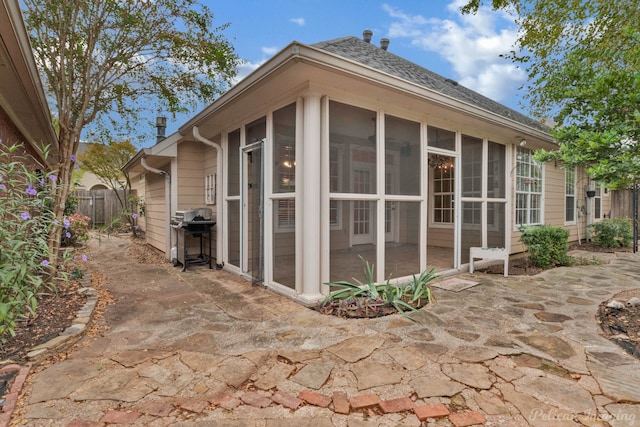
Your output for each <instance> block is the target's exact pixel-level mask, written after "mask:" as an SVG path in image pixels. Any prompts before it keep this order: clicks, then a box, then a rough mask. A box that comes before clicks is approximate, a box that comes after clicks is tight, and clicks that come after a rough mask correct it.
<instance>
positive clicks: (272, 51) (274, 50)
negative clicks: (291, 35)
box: [261, 46, 280, 56]
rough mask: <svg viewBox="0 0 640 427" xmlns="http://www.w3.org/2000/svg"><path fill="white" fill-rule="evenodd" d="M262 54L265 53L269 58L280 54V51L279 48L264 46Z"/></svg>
mask: <svg viewBox="0 0 640 427" xmlns="http://www.w3.org/2000/svg"><path fill="white" fill-rule="evenodd" d="M261 50H262V53H264V54H265V55H267V56H273V55H275V54H276V53H278V51H279V50H280V48H279V47H274V46H263V47H262V48H261Z"/></svg>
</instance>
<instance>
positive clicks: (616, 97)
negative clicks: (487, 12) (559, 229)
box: [462, 0, 640, 189]
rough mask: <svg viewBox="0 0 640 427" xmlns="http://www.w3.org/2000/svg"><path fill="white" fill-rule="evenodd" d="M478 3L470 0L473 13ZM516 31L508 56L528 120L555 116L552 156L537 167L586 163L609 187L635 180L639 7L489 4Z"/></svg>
mask: <svg viewBox="0 0 640 427" xmlns="http://www.w3.org/2000/svg"><path fill="white" fill-rule="evenodd" d="M483 3H484V2H483V1H482V0H472V1H469V3H468V4H467V5H465V6H464V7H463V8H462V11H463V13H474V12H476V11H477V10H478V8H479V7H480V6H481V5H482V4H483ZM491 5H492V7H493V8H494V9H505V10H508V11H511V12H512V13H514V15H515V16H516V23H517V24H518V25H519V26H520V27H521V33H520V36H519V38H518V40H517V42H516V45H515V46H514V50H513V51H512V52H511V53H510V54H509V55H507V57H508V58H510V59H512V60H513V61H514V62H516V63H519V64H521V65H523V66H524V67H526V69H527V72H528V75H529V81H530V84H529V90H528V92H527V94H526V96H525V99H526V100H528V101H529V102H530V110H531V112H532V114H533V115H534V116H537V117H550V116H553V119H554V121H555V122H556V125H555V126H554V129H553V130H552V134H553V136H554V137H555V138H556V140H557V141H558V143H559V148H558V150H555V151H551V152H547V151H539V152H537V153H536V159H537V160H539V161H550V160H559V161H562V162H564V163H566V164H567V165H572V166H575V165H584V166H586V167H587V172H588V174H589V175H590V176H591V177H592V178H593V179H594V180H596V181H600V182H602V183H603V184H605V185H607V186H608V187H610V188H613V189H616V188H625V187H628V186H630V185H634V184H636V183H637V182H639V179H640V144H638V141H640V112H639V111H640V110H639V107H638V106H639V105H640V72H639V70H638V67H639V65H640V30H639V27H638V22H640V8H638V3H637V0H609V1H599V0H571V1H566V0H534V1H525V0H492V1H491Z"/></svg>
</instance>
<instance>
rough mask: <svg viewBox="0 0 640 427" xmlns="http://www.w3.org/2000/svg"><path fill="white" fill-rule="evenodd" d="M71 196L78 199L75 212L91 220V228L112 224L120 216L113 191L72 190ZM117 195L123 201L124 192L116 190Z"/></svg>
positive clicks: (120, 209)
mask: <svg viewBox="0 0 640 427" xmlns="http://www.w3.org/2000/svg"><path fill="white" fill-rule="evenodd" d="M73 195H74V196H75V197H76V198H77V199H78V208H77V209H76V212H77V213H79V214H80V215H84V216H88V217H89V218H91V226H92V227H100V226H102V225H105V224H112V223H113V221H114V220H115V219H119V218H120V217H121V216H122V213H123V209H122V205H121V204H120V202H119V201H118V198H117V197H116V194H115V190H74V191H73ZM118 195H119V196H120V198H121V199H122V200H124V197H125V193H124V190H118Z"/></svg>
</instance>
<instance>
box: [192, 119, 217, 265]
mask: <svg viewBox="0 0 640 427" xmlns="http://www.w3.org/2000/svg"><path fill="white" fill-rule="evenodd" d="M193 136H194V137H195V139H196V140H198V141H200V142H202V143H203V144H205V145H208V146H209V147H213V148H215V149H216V151H217V155H216V173H217V174H218V176H219V177H220V182H222V181H223V179H222V177H223V175H222V147H221V146H220V144H218V143H215V142H213V141H211V140H209V139H207V138H205V137H203V136H202V135H200V130H199V129H198V126H194V127H193ZM217 186H218V183H217V182H216V187H217ZM216 205H217V207H216V225H218V224H221V220H222V191H220V190H218V188H216ZM217 231H218V233H217V236H216V268H217V269H221V268H222V267H223V266H224V261H222V262H220V261H221V260H222V240H223V238H222V237H223V236H222V227H218V229H217Z"/></svg>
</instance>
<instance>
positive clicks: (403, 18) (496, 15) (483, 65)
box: [383, 0, 527, 101]
mask: <svg viewBox="0 0 640 427" xmlns="http://www.w3.org/2000/svg"><path fill="white" fill-rule="evenodd" d="M465 3H466V1H465V0H453V1H452V2H451V3H450V4H449V5H448V6H447V11H448V12H449V14H450V19H441V18H429V19H427V18H425V17H423V16H422V15H410V14H407V13H405V12H403V11H402V10H400V9H397V8H394V7H391V6H389V5H386V4H385V5H384V6H383V8H384V10H385V11H386V12H387V14H388V15H389V16H390V17H391V18H392V22H391V23H390V24H389V36H390V37H397V38H408V39H409V40H410V42H411V43H412V44H413V45H414V46H416V47H419V48H421V49H424V50H427V51H431V52H435V53H436V54H438V55H440V56H441V57H442V58H444V59H445V60H446V61H447V62H449V63H450V64H451V67H452V69H453V71H454V73H455V74H456V76H454V77H455V78H456V79H457V80H459V81H460V83H461V84H462V85H464V86H467V87H469V88H471V89H473V90H475V91H477V92H480V93H482V94H483V95H485V96H488V97H490V98H492V99H495V100H497V101H503V100H505V99H507V98H509V97H510V96H513V95H514V94H515V92H516V90H517V88H518V87H519V86H521V85H522V84H523V83H524V82H525V81H526V77H527V76H526V73H525V72H524V71H523V70H521V69H519V68H517V67H516V66H514V65H513V63H511V62H510V61H508V60H506V59H504V58H501V57H500V55H501V54H506V53H508V52H509V51H510V50H511V49H512V48H513V43H514V42H515V40H516V37H517V31H518V30H517V27H516V26H515V24H514V21H513V18H512V17H510V16H509V15H508V14H507V13H504V12H494V11H491V10H490V9H489V8H480V10H479V11H478V13H477V14H475V15H462V14H461V13H460V7H461V6H462V5H464V4H465ZM446 77H452V76H446Z"/></svg>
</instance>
